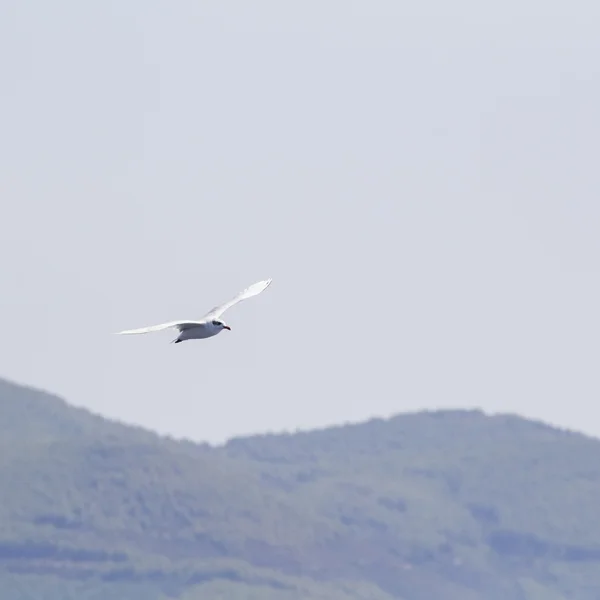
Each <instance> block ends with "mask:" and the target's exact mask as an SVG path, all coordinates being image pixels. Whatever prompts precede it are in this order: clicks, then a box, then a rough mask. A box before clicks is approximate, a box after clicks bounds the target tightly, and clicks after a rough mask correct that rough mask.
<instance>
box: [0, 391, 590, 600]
mask: <svg viewBox="0 0 600 600" xmlns="http://www.w3.org/2000/svg"><path fill="white" fill-rule="evenodd" d="M0 451H1V455H0V494H1V496H0V499H1V502H0V590H2V593H1V595H0V597H1V598H2V600H22V599H32V600H37V599H44V600H55V599H56V600H59V599H60V600H71V599H75V598H77V599H78V600H79V599H83V600H85V599H90V600H91V599H93V600H100V599H106V600H108V599H109V598H110V599H111V600H112V599H114V598H119V599H120V600H129V599H131V600H134V599H135V600H138V599H139V600H142V599H143V600H164V599H166V598H181V599H182V600H197V599H204V598H211V599H221V600H232V599H240V600H241V599H244V600H245V599H256V600H258V599H261V600H263V599H266V600H270V599H273V600H280V599H281V600H288V599H289V600H292V599H294V600H295V599H299V598H302V599H304V598H306V599H309V600H310V599H322V600H342V599H343V600H346V599H347V600H350V599H353V600H362V599H365V600H366V599H373V600H390V599H392V598H398V599H401V600H546V599H547V600H567V599H569V600H571V599H575V600H597V599H598V598H599V597H600V507H599V504H598V498H599V497H600V442H599V441H597V440H594V439H590V438H587V437H584V436H582V435H579V434H574V433H570V432H565V431H559V430H557V429H553V428H550V427H548V426H546V425H542V424H539V423H535V422H531V421H527V420H524V419H520V418H517V417H512V416H496V417H489V416H486V415H484V414H483V413H481V412H478V411H444V412H430V413H418V414H410V415H400V416H397V417H394V418H392V419H390V420H385V421H384V420H373V421H370V422H368V423H364V424H360V425H352V426H344V427H336V428H329V429H325V430H321V431H313V432H308V433H298V434H294V435H268V436H255V437H249V438H240V439H234V440H232V441H230V442H229V443H228V444H226V445H225V446H224V447H218V448H213V447H210V446H208V445H194V444H191V443H183V442H176V441H174V440H171V439H165V438H160V437H159V436H156V435H154V434H152V433H150V432H146V431H144V430H141V429H139V428H132V427H128V426H125V425H122V424H118V423H114V422H111V421H107V420H105V419H103V418H101V417H98V416H95V415H92V414H90V413H88V412H87V411H84V410H81V409H76V408H73V407H71V406H69V405H68V404H66V403H65V402H64V401H62V400H60V399H58V398H56V397H54V396H51V395H48V394H45V393H42V392H39V391H36V390H31V389H27V388H23V387H20V386H16V385H13V384H10V383H8V382H0Z"/></svg>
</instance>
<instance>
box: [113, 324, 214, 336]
mask: <svg viewBox="0 0 600 600" xmlns="http://www.w3.org/2000/svg"><path fill="white" fill-rule="evenodd" d="M202 324H203V322H202V321H170V322H169V323H161V324H160V325H150V327H140V329H126V330H125V331H117V332H116V334H117V335H131V334H138V333H150V332H152V331H161V330H163V329H169V328H170V327H174V328H176V329H179V331H183V330H184V329H191V328H192V327H198V326H200V325H202Z"/></svg>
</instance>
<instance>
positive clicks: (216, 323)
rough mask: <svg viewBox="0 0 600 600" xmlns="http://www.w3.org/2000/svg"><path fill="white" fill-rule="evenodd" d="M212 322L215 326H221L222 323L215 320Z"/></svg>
mask: <svg viewBox="0 0 600 600" xmlns="http://www.w3.org/2000/svg"><path fill="white" fill-rule="evenodd" d="M212 324H213V325H214V326H215V327H218V326H219V325H220V324H221V323H220V322H219V321H213V322H212Z"/></svg>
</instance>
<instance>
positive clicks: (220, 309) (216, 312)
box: [204, 279, 273, 320]
mask: <svg viewBox="0 0 600 600" xmlns="http://www.w3.org/2000/svg"><path fill="white" fill-rule="evenodd" d="M271 281H273V280H272V279H265V280H264V281H257V282H256V283H253V284H252V285H251V286H249V287H247V288H246V289H245V290H243V291H241V292H240V293H239V294H238V295H237V296H236V297H235V298H232V299H231V300H229V302H225V304H221V306H215V307H214V308H213V309H212V310H211V311H210V312H208V313H206V315H204V318H205V319H207V320H208V319H218V318H219V317H220V316H221V315H222V314H223V313H224V312H225V311H226V310H227V309H228V308H231V307H232V306H233V305H234V304H237V303H238V302H241V301H242V300H246V299H247V298H252V296H257V295H258V294H260V293H261V292H264V291H265V290H266V289H267V288H268V287H269V286H270V285H271Z"/></svg>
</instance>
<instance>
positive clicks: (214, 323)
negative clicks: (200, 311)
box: [118, 279, 272, 344]
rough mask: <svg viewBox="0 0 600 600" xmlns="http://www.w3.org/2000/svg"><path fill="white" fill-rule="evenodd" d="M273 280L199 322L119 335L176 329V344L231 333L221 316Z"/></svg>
mask: <svg viewBox="0 0 600 600" xmlns="http://www.w3.org/2000/svg"><path fill="white" fill-rule="evenodd" d="M271 281H272V279H265V280H264V281H258V282H257V283H254V284H252V285H251V286H249V287H247V288H246V289H245V290H243V291H241V292H240V293H239V294H238V295H237V296H235V297H234V298H232V299H231V300H229V301H228V302H225V303H224V304H221V305H219V306H215V307H214V308H212V309H211V310H210V311H209V312H208V313H206V315H204V317H203V318H202V319H200V320H198V321H191V320H184V321H170V322H168V323H161V324H160V325H151V326H150V327H142V328H140V329H127V330H125V331H119V332H118V335H131V334H140V333H150V332H152V331H162V330H163V329H170V328H174V329H177V330H178V331H179V335H178V336H177V337H176V338H175V339H174V340H173V343H174V344H178V343H180V342H184V341H186V340H201V339H206V338H209V337H213V336H215V335H217V334H218V333H221V331H223V329H228V330H229V331H231V327H230V326H229V325H227V323H225V321H223V319H221V315H222V314H223V313H224V312H225V311H226V310H227V309H229V308H231V307H232V306H234V305H235V304H237V303H238V302H241V301H242V300H246V299H247V298H251V297H252V296H256V295H258V294H260V293H261V292H263V291H264V290H266V289H267V288H268V287H269V285H271Z"/></svg>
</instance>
